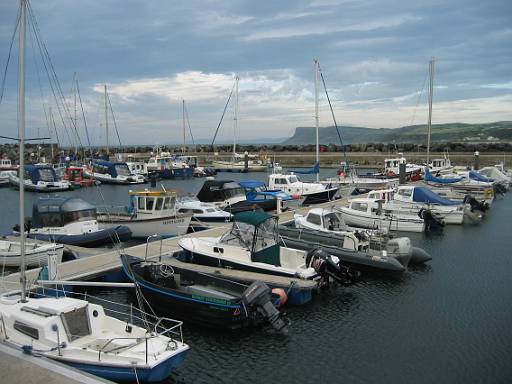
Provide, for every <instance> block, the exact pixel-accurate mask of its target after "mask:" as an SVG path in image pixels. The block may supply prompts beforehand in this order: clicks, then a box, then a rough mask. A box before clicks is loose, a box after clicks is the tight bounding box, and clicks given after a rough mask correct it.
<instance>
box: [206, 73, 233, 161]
mask: <svg viewBox="0 0 512 384" xmlns="http://www.w3.org/2000/svg"><path fill="white" fill-rule="evenodd" d="M235 85H236V81H235V84H233V87H232V88H231V92H230V93H229V97H228V100H227V101H226V105H225V106H224V111H222V116H221V117H220V121H219V125H217V129H216V130H215V135H213V140H212V143H211V144H210V152H213V143H214V142H215V139H216V138H217V134H218V133H219V128H220V125H221V124H222V120H223V119H224V115H225V114H226V109H228V105H229V101H230V100H231V96H233V91H234V90H235Z"/></svg>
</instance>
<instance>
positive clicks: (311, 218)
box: [308, 213, 322, 225]
mask: <svg viewBox="0 0 512 384" xmlns="http://www.w3.org/2000/svg"><path fill="white" fill-rule="evenodd" d="M308 221H309V222H310V223H311V224H315V225H322V218H321V217H320V215H316V214H314V213H310V214H309V215H308Z"/></svg>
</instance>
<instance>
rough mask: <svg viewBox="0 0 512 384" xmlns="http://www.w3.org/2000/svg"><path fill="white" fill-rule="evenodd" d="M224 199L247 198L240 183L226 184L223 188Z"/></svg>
mask: <svg viewBox="0 0 512 384" xmlns="http://www.w3.org/2000/svg"><path fill="white" fill-rule="evenodd" d="M222 193H223V195H224V199H229V198H232V197H238V196H245V190H244V189H243V188H242V187H241V186H240V185H239V184H238V183H226V184H224V187H223V188H222Z"/></svg>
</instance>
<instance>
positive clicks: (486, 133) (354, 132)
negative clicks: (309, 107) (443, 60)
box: [282, 121, 512, 145]
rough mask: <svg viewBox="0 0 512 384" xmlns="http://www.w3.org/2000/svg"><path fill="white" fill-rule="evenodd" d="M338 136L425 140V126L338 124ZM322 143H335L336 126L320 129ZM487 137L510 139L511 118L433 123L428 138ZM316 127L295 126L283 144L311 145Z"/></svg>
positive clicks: (362, 139) (351, 140) (357, 140)
mask: <svg viewBox="0 0 512 384" xmlns="http://www.w3.org/2000/svg"><path fill="white" fill-rule="evenodd" d="M339 130H340V134H341V138H342V139H343V142H344V143H345V144H363V143H377V142H380V143H393V142H397V143H418V144H420V143H426V142H427V126H426V125H412V126H406V127H401V128H364V127H348V126H342V127H339ZM319 136H320V143H321V144H326V145H328V144H336V145H339V143H340V141H339V138H338V134H337V132H336V128H335V127H325V128H320V132H319ZM488 137H493V138H497V139H500V140H505V141H511V140H512V121H499V122H495V123H485V124H465V123H450V124H434V125H432V134H431V140H432V141H433V142H443V141H445V142H448V141H451V142H457V141H477V140H483V141H484V140H487V138H488ZM314 142H315V129H314V128H313V127H298V128H296V129H295V134H294V135H293V136H292V137H290V138H289V139H287V140H285V141H284V142H283V143H282V144H284V145H301V144H313V143H314Z"/></svg>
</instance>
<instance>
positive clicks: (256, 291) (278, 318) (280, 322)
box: [242, 281, 288, 333]
mask: <svg viewBox="0 0 512 384" xmlns="http://www.w3.org/2000/svg"><path fill="white" fill-rule="evenodd" d="M271 292H272V291H271V290H270V288H269V287H268V285H267V284H265V283H264V282H262V281H255V282H254V283H252V284H251V285H250V286H249V288H247V289H246V290H245V291H244V293H243V294H242V299H243V301H244V304H245V306H246V307H247V308H255V309H256V310H257V311H258V312H259V313H260V314H261V315H262V316H263V317H265V318H266V319H267V320H268V321H269V323H270V325H272V327H274V329H275V330H276V331H279V332H283V333H287V332H288V322H287V321H286V320H285V319H284V318H283V316H282V315H281V313H280V312H279V310H278V309H277V308H276V307H275V306H274V304H272V300H271V298H272V296H271Z"/></svg>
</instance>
